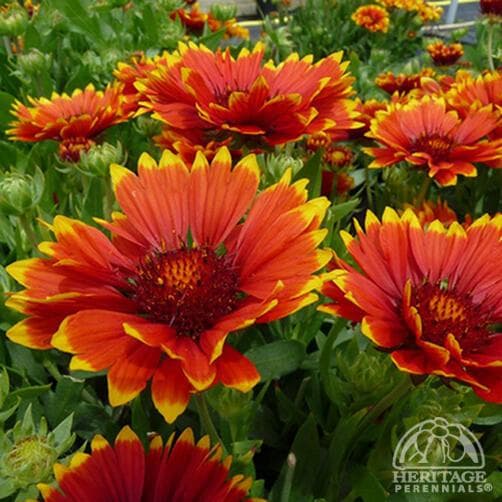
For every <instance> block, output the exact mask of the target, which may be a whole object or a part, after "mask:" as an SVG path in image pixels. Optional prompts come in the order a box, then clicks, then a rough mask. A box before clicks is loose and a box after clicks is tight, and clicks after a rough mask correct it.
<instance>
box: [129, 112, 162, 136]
mask: <svg viewBox="0 0 502 502" xmlns="http://www.w3.org/2000/svg"><path fill="white" fill-rule="evenodd" d="M134 128H135V129H136V130H137V131H138V132H139V133H140V134H141V135H142V136H145V137H147V138H152V137H153V136H156V135H157V134H160V133H161V132H162V123H161V122H160V121H158V120H155V119H152V118H151V117H149V116H148V115H140V116H139V117H138V118H137V119H136V122H135V124H134Z"/></svg>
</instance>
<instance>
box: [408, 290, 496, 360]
mask: <svg viewBox="0 0 502 502" xmlns="http://www.w3.org/2000/svg"><path fill="white" fill-rule="evenodd" d="M413 300H414V301H413V302H412V303H413V304H414V305H415V307H416V308H417V310H418V313H419V315H420V318H421V320H422V333H423V335H422V336H423V338H424V340H427V341H430V342H433V343H436V344H438V345H444V340H445V338H446V337H447V335H448V334H449V333H451V334H453V336H454V337H455V339H456V340H457V341H458V342H459V344H460V345H461V347H462V349H463V350H466V351H470V350H474V349H476V348H480V347H481V346H482V345H483V344H484V343H485V342H486V340H487V339H488V336H489V334H490V332H489V330H488V323H489V319H488V318H487V316H486V315H484V314H483V312H481V311H480V309H479V306H476V305H474V303H473V302H472V299H471V297H470V295H468V294H458V293H456V292H455V291H449V290H448V289H446V288H445V287H444V286H443V285H442V283H439V284H437V285H433V284H430V283H425V284H423V285H422V286H419V287H418V288H416V289H415V291H414V298H413Z"/></svg>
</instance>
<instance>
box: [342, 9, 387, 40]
mask: <svg viewBox="0 0 502 502" xmlns="http://www.w3.org/2000/svg"><path fill="white" fill-rule="evenodd" d="M351 18H352V20H353V21H354V22H355V23H356V24H357V25H358V26H361V27H362V28H365V29H367V30H369V31H372V32H377V31H381V32H382V33H387V31H388V30H389V23H390V18H389V13H388V12H387V11H386V10H385V9H384V8H383V7H380V6H379V5H375V4H370V5H363V6H362V7H359V8H358V9H357V10H356V11H355V12H354V13H353V14H352V16H351Z"/></svg>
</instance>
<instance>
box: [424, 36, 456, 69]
mask: <svg viewBox="0 0 502 502" xmlns="http://www.w3.org/2000/svg"><path fill="white" fill-rule="evenodd" d="M427 52H428V53H429V55H430V57H431V58H432V60H433V61H434V64H436V65H438V66H450V65H452V64H455V63H456V62H457V61H458V60H459V59H460V58H461V57H462V56H463V55H464V49H463V47H462V44H459V43H455V44H450V45H447V44H445V43H444V42H441V41H439V42H434V43H433V44H429V45H428V46H427Z"/></svg>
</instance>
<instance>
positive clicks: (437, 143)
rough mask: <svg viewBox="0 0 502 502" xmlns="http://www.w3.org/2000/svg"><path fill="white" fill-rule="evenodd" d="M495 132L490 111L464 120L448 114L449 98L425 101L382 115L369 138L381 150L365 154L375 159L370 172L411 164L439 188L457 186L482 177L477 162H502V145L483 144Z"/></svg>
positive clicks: (394, 106)
mask: <svg viewBox="0 0 502 502" xmlns="http://www.w3.org/2000/svg"><path fill="white" fill-rule="evenodd" d="M496 127H497V120H496V118H495V117H494V116H493V113H492V111H491V108H489V107H485V108H481V109H479V110H473V111H471V112H469V114H468V115H466V117H465V118H464V119H463V120H462V119H461V117H459V115H458V113H457V112H455V111H454V110H450V111H448V110H447V108H446V105H445V101H444V99H442V98H431V97H429V96H424V97H423V98H421V99H412V100H410V101H409V102H408V103H407V104H404V105H401V104H399V103H394V104H391V105H390V106H389V108H388V110H387V111H381V112H377V114H376V117H375V119H373V120H372V122H371V130H370V132H369V133H367V136H368V137H370V138H373V139H375V140H376V141H377V142H378V143H379V144H380V145H381V146H379V147H368V148H363V150H364V151H365V152H366V153H368V154H369V155H371V156H373V157H374V160H373V162H372V163H371V164H370V165H369V167H370V168H381V167H387V166H391V165H394V164H397V163H399V162H403V161H404V162H409V163H410V164H412V165H414V166H417V167H422V168H423V169H427V172H428V176H430V177H431V178H434V179H435V180H436V181H437V182H438V183H439V184H441V185H443V186H447V185H454V184H455V183H456V182H457V175H459V174H461V175H463V176H476V175H477V170H476V167H475V166H474V164H473V162H493V161H495V160H496V159H500V157H501V155H502V140H500V139H499V140H496V141H493V142H492V141H487V140H483V139H482V138H484V137H485V136H487V135H489V134H490V133H491V132H492V131H493V130H494V129H495V128H496Z"/></svg>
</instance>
